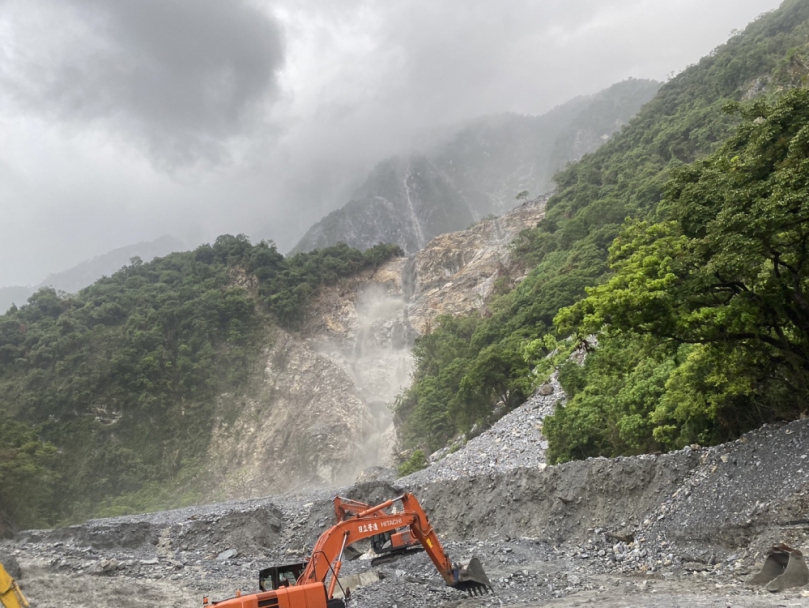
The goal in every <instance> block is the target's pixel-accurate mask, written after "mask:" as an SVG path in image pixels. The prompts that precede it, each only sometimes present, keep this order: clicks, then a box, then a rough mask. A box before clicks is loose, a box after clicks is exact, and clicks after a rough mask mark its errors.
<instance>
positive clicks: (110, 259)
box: [0, 235, 186, 314]
mask: <svg viewBox="0 0 809 608" xmlns="http://www.w3.org/2000/svg"><path fill="white" fill-rule="evenodd" d="M185 248H186V247H185V244H184V243H183V242H182V241H180V240H178V239H176V238H175V237H173V236H169V235H164V236H161V237H159V238H157V239H155V240H153V241H143V242H140V243H135V244H134V245H127V246H125V247H119V248H118V249H113V250H112V251H109V252H107V253H104V254H102V255H97V256H95V257H94V258H92V259H90V260H86V261H84V262H81V263H79V264H76V265H75V266H74V267H73V268H68V269H67V270H64V271H62V272H55V273H51V274H49V275H48V276H47V278H46V279H45V280H44V281H42V282H41V283H39V284H38V285H34V286H16V285H15V286H9V287H0V314H2V313H4V312H5V311H7V310H8V309H9V308H11V306H12V304H15V305H17V306H21V305H22V304H25V302H26V301H27V300H28V298H30V297H31V296H32V295H33V294H34V293H35V292H36V291H37V290H38V289H40V288H42V287H53V288H54V289H56V290H58V291H64V292H67V293H76V292H77V291H79V290H80V289H83V288H84V287H87V286H88V285H92V284H93V283H94V282H95V281H97V280H98V279H100V278H101V277H103V276H105V275H106V276H108V275H111V274H112V273H114V272H116V271H117V270H119V269H120V268H122V267H123V266H126V265H127V264H129V261H130V260H131V259H132V258H134V257H139V258H141V259H142V260H143V261H144V262H149V261H151V260H153V259H154V258H156V257H161V256H164V255H167V254H169V253H172V252H174V251H183V250H184V249H185Z"/></svg>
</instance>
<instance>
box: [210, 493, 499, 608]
mask: <svg viewBox="0 0 809 608" xmlns="http://www.w3.org/2000/svg"><path fill="white" fill-rule="evenodd" d="M396 503H401V506H402V509H401V511H399V512H397V513H392V514H391V513H386V510H387V509H388V508H390V507H392V506H393V505H394V504H396ZM341 504H344V503H341ZM353 506H355V507H358V508H357V510H356V511H358V512H355V514H354V515H353V516H351V517H348V518H347V519H344V520H343V521H338V522H337V523H336V524H335V525H334V526H332V527H331V528H329V529H328V530H326V531H325V532H324V533H323V534H322V535H321V536H320V538H319V539H318V541H317V543H316V544H315V547H314V549H313V550H312V556H311V558H310V559H309V561H308V563H307V564H306V568H305V569H304V571H303V573H302V574H301V575H300V576H299V577H298V579H297V582H296V584H295V585H293V586H289V587H285V588H279V589H275V590H272V591H267V592H265V593H261V594H256V595H251V596H243V597H235V598H232V599H229V600H224V601H222V602H216V605H217V607H218V608H264V607H265V606H266V607H267V608H270V607H276V606H277V607H279V608H332V606H335V607H337V606H343V603H342V600H338V599H334V590H335V585H336V584H337V582H338V576H339V574H340V567H341V565H342V559H343V553H344V552H345V548H346V547H347V546H350V545H351V544H353V543H356V542H358V541H361V540H363V539H366V538H370V537H373V536H374V535H378V534H382V533H385V532H387V531H393V530H397V529H399V528H404V527H408V528H409V529H410V532H411V533H412V534H413V535H414V536H415V537H416V539H418V541H419V543H421V545H422V546H423V547H424V550H425V551H426V552H427V555H429V556H430V559H431V560H432V562H433V564H434V565H435V567H436V569H437V570H438V572H439V574H440V575H441V577H442V578H443V579H444V582H445V583H446V584H447V585H448V586H450V587H453V588H455V589H459V590H463V591H468V592H469V593H470V594H474V595H477V594H481V593H485V592H488V591H491V588H492V585H491V582H489V579H488V577H487V576H486V573H485V572H484V570H483V566H482V565H481V564H480V561H479V560H478V559H477V558H472V559H471V560H469V561H468V562H465V563H456V564H453V563H452V561H451V560H450V558H449V556H448V555H447V553H446V551H444V548H443V547H442V546H441V542H440V541H439V540H438V536H437V535H436V533H435V531H434V530H433V528H432V526H431V525H430V521H429V519H428V518H427V514H426V513H425V512H424V510H423V509H422V507H421V505H420V504H419V502H418V500H416V497H415V496H413V495H412V494H410V493H407V492H406V493H404V494H402V495H401V496H399V497H397V498H394V499H393V500H388V501H386V502H383V503H382V504H379V505H376V506H374V507H368V505H365V504H363V503H355V504H354V505H353ZM363 507H368V508H364V509H362V510H359V509H361V508H363ZM335 514H336V515H338V518H340V519H341V518H342V517H345V515H346V513H345V512H343V513H342V514H341V513H340V511H338V502H337V501H335ZM327 583H328V586H326V584H327ZM206 605H207V604H206Z"/></svg>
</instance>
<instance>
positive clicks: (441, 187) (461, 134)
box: [293, 79, 660, 254]
mask: <svg viewBox="0 0 809 608" xmlns="http://www.w3.org/2000/svg"><path fill="white" fill-rule="evenodd" d="M659 86H660V85H659V83H657V82H653V81H649V80H634V79H632V80H627V81H625V82H622V83H619V84H616V85H613V86H612V87H610V88H608V89H606V90H604V91H601V92H600V93H597V94H596V95H592V96H586V97H578V98H576V99H573V100H571V101H569V102H567V103H565V104H564V105H562V106H559V107H558V108H555V109H553V110H551V111H550V112H548V113H547V114H544V115H542V116H521V115H517V114H499V115H495V116H488V117H484V118H480V119H477V120H474V121H471V122H470V123H468V124H466V125H464V126H463V127H462V128H460V129H458V130H457V131H456V132H455V133H454V134H453V135H452V136H451V137H449V138H448V139H447V140H446V141H444V142H443V143H442V144H440V145H437V146H435V147H434V148H433V149H431V150H429V151H427V152H424V153H420V154H413V155H410V156H405V157H396V158H391V159H388V160H385V161H383V162H381V163H380V164H379V165H377V166H376V167H375V168H374V170H373V171H372V172H371V174H370V175H369V177H368V179H367V180H366V182H365V183H364V184H363V186H362V187H361V188H359V189H358V191H357V192H356V193H355V194H354V196H353V197H352V199H351V201H349V202H348V203H347V204H346V205H345V206H343V207H342V208H340V209H338V210H336V211H333V212H332V213H330V214H329V215H327V216H326V217H325V218H324V219H323V220H321V221H320V222H318V223H317V224H315V225H314V226H312V227H311V228H310V229H309V231H308V232H307V233H306V234H305V235H304V236H303V238H302V239H301V241H300V242H299V243H298V245H297V246H296V247H295V248H294V249H293V252H297V251H311V250H313V249H317V248H322V247H327V246H329V245H333V244H335V243H338V242H345V243H347V244H349V245H351V246H352V247H357V248H359V249H365V248H367V247H370V246H372V245H375V244H376V243H380V242H384V243H396V244H398V245H399V246H400V247H402V249H404V250H405V252H407V253H408V254H412V253H415V252H416V251H418V250H419V249H420V248H421V247H423V246H424V245H425V244H426V243H427V242H428V241H429V240H430V239H431V238H432V237H434V236H436V235H438V234H442V233H444V232H448V231H452V230H461V229H463V228H466V227H467V226H469V224H471V223H472V222H473V221H476V220H479V219H481V218H482V217H485V216H487V215H490V214H502V213H505V212H506V211H508V210H509V209H511V208H512V207H514V206H515V204H516V202H515V200H514V198H515V195H516V194H518V193H519V192H522V191H524V190H527V191H528V192H529V193H532V194H534V195H536V194H539V193H542V192H547V191H549V190H551V189H552V187H553V186H552V177H553V174H554V173H555V172H556V171H557V170H559V169H560V168H562V167H564V166H565V164H566V163H568V162H570V161H574V160H577V159H578V158H581V156H583V155H584V154H586V153H588V152H592V151H593V150H595V149H596V148H598V147H599V146H600V145H601V144H603V143H604V142H605V141H607V140H608V139H609V138H610V137H611V136H612V135H613V134H614V133H615V132H616V131H617V130H619V129H620V128H621V127H622V126H623V125H624V124H626V123H627V122H628V121H629V119H630V118H631V117H632V116H633V115H634V114H635V113H636V112H637V111H638V110H639V109H640V107H641V106H642V105H643V104H644V103H646V102H647V101H648V100H649V99H651V98H652V96H654V94H655V93H656V92H657V89H658V88H659Z"/></svg>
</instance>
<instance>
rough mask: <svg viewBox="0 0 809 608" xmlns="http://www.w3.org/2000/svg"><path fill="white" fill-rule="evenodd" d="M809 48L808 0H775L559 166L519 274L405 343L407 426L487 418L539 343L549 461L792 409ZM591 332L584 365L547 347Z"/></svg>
mask: <svg viewBox="0 0 809 608" xmlns="http://www.w3.org/2000/svg"><path fill="white" fill-rule="evenodd" d="M808 49H809V1H807V0H787V1H785V2H783V3H782V5H781V6H780V8H779V9H778V10H775V11H773V12H771V13H767V14H764V15H762V16H761V17H759V18H758V19H757V20H755V21H754V22H753V23H751V24H750V25H749V26H748V27H747V28H746V29H745V30H744V31H743V32H741V33H738V34H734V35H733V36H732V37H731V38H730V39H729V40H728V41H727V43H725V44H723V45H722V46H720V47H718V48H717V49H715V50H714V51H713V52H712V53H711V54H710V55H708V56H706V57H704V58H703V59H702V60H701V61H700V62H699V63H697V64H696V65H693V66H690V67H689V68H687V69H686V70H684V71H683V72H682V73H681V74H679V75H678V76H676V77H675V78H673V79H672V80H671V81H669V82H667V83H666V84H665V85H663V86H662V87H661V88H660V90H659V92H658V93H657V95H656V96H655V97H654V99H652V100H651V101H650V102H649V103H647V104H646V105H645V106H644V107H643V108H642V109H641V110H640V111H639V112H638V114H637V116H635V117H634V118H633V119H632V120H631V121H630V122H629V124H628V125H626V126H625V127H624V128H623V129H622V130H621V131H620V132H619V133H617V134H616V135H615V136H613V137H612V138H611V139H610V140H609V141H608V142H607V143H606V144H604V145H603V146H601V147H600V148H599V149H598V150H597V151H595V152H594V153H592V154H589V155H587V156H585V157H583V158H582V159H581V160H580V161H579V162H577V163H573V164H571V165H570V166H569V167H567V168H566V169H564V170H563V171H561V172H560V173H559V174H558V176H557V178H556V182H557V188H556V193H555V194H554V196H552V197H551V198H550V200H549V201H548V205H547V213H546V216H545V218H544V219H543V221H542V222H540V223H539V225H538V226H537V227H535V228H533V229H532V230H529V231H526V232H525V233H524V234H523V235H522V236H521V238H520V240H519V241H518V243H517V244H516V246H515V255H516V256H517V258H518V259H519V260H521V261H522V263H523V264H524V265H525V266H526V267H527V268H530V269H531V271H530V273H529V274H528V277H527V278H526V279H525V280H524V281H522V282H521V283H520V284H519V285H518V286H516V287H515V288H514V289H512V290H510V291H508V292H507V293H504V294H503V295H502V296H501V297H500V298H499V299H498V300H496V301H494V302H492V303H491V305H490V306H489V310H490V313H491V314H488V315H470V316H464V317H453V318H451V319H450V318H444V319H443V320H442V321H441V322H439V323H437V324H435V325H434V326H433V328H432V332H431V334H430V335H429V336H427V337H425V338H424V339H423V340H422V341H421V342H420V343H419V344H418V346H417V352H416V357H417V361H418V364H417V365H416V367H415V369H414V372H413V378H414V383H413V385H412V387H411V388H410V389H409V390H408V391H407V392H406V394H405V395H403V397H402V399H401V400H400V403H399V405H398V407H397V417H398V420H400V422H401V425H400V431H402V433H401V436H402V437H404V438H405V440H406V442H408V443H409V445H411V446H412V447H421V448H423V449H427V450H433V449H437V448H439V447H441V446H443V445H444V443H445V442H446V441H448V440H450V439H451V438H452V437H455V436H456V435H457V434H458V433H462V432H467V431H469V430H470V429H471V428H473V427H474V426H475V425H480V424H485V423H486V421H487V420H488V419H489V417H490V416H491V415H492V413H493V412H495V411H497V406H498V404H499V405H506V406H511V405H513V404H514V403H518V402H519V401H520V400H521V399H523V398H525V397H526V396H527V395H528V394H530V391H531V390H533V387H534V383H535V382H536V381H537V380H538V379H541V376H542V373H544V372H548V369H549V366H550V365H551V363H549V360H548V359H546V357H548V356H551V355H552V356H553V357H557V360H556V363H558V364H559V366H560V367H561V371H560V381H561V382H562V385H563V387H564V388H565V390H566V391H567V392H568V395H569V396H570V397H571V399H570V401H569V402H568V405H567V406H565V407H564V408H562V409H559V410H557V413H556V414H555V415H554V416H551V417H550V418H549V419H547V422H546V424H545V427H544V428H545V432H546V434H547V435H548V439H549V441H550V449H551V454H552V456H553V458H555V459H557V460H567V459H570V458H585V457H589V456H596V455H604V456H609V455H617V454H633V453H642V452H645V451H658V450H661V451H662V450H669V449H674V448H677V447H678V446H679V447H682V446H683V445H688V444H692V443H700V444H703V445H704V444H707V443H718V442H720V441H724V440H726V439H729V438H733V437H737V436H739V434H741V433H743V432H745V431H747V430H750V429H751V428H754V427H755V426H757V425H760V424H763V423H765V422H773V421H777V420H785V419H790V418H794V417H795V416H797V415H799V413H800V411H801V410H805V409H806V400H807V399H809V396H807V392H806V389H805V388H804V387H806V386H809V377H807V375H806V370H807V366H806V365H804V364H800V365H798V364H797V363H792V361H797V360H799V359H800V360H802V361H803V360H805V359H806V358H809V353H807V351H806V347H805V346H802V345H800V344H798V345H796V344H792V342H793V341H796V342H801V341H802V342H801V343H802V344H803V345H805V344H807V343H809V339H807V338H806V335H807V333H808V332H809V330H807V327H806V325H804V324H805V323H806V321H805V319H806V317H805V316H804V313H800V314H798V315H797V316H796V315H795V313H794V312H793V311H792V309H791V306H792V305H793V304H792V303H794V302H800V303H801V304H800V305H801V306H803V305H804V304H803V303H804V302H805V301H806V297H805V296H804V295H803V293H802V291H803V290H804V289H805V285H806V284H807V280H809V279H807V277H806V271H805V268H806V262H805V261H804V260H805V258H804V257H803V256H804V254H803V253H802V251H804V250H805V247H803V243H805V237H795V236H794V235H793V234H792V232H793V231H794V230H803V231H804V232H805V230H806V226H807V221H806V219H805V212H804V211H803V208H802V207H800V205H805V200H806V183H809V177H808V176H807V175H806V171H808V170H809V165H807V163H806V160H805V158H806V155H805V154H806V153H805V150H806V146H805V143H803V141H804V140H803V139H802V138H803V137H805V135H806V132H807V129H809V126H805V125H804V122H803V121H804V120H806V114H807V112H806V107H807V103H808V102H807V101H806V96H807V92H806V86H807V84H809V68H808V67H807V66H809V50H808ZM801 108H803V110H801ZM779 121H780V122H779ZM801 128H802V129H803V130H800V129H801ZM797 131H800V136H798V135H796V132H797ZM569 141H570V140H569ZM755 146H760V148H759V149H760V150H761V152H760V153H758V154H757V153H754V152H751V149H753V148H754V147H755ZM767 146H770V147H769V148H768V147H767ZM788 153H789V154H791V155H792V156H787V154H788ZM742 180H747V181H742ZM793 189H794V190H795V191H794V192H793ZM796 203H797V204H798V207H795V205H796ZM733 204H735V205H737V207H736V208H735V212H731V211H730V209H733V208H732V207H731V205H733ZM778 205H781V207H778ZM684 209H690V210H691V212H692V213H690V214H686V216H685V217H684V216H683V215H682V213H683V212H684ZM785 210H788V211H789V212H790V213H791V214H792V218H791V222H786V223H784V220H783V214H784V213H785ZM756 214H758V215H756ZM627 218H629V221H628V222H627ZM779 222H780V223H779ZM720 229H721V230H724V231H725V232H723V233H722V237H721V238H719V237H717V236H712V238H713V239H714V240H713V241H711V242H710V244H709V243H708V242H707V241H706V242H702V241H699V239H708V236H706V235H715V233H716V231H718V230H720ZM765 229H771V230H773V234H771V235H770V236H769V237H768V238H765V239H764V240H762V238H761V236H762V234H761V233H762V231H764V230H765ZM765 236H766V235H765ZM617 237H620V239H619V240H616V238H617ZM733 248H735V249H733ZM802 248H803V249H802ZM684 252H688V253H689V255H691V256H692V257H691V258H690V259H689V260H688V261H687V262H686V261H685V260H684V259H683V256H684ZM717 252H719V253H722V256H719V255H717ZM768 253H769V254H771V255H772V256H774V258H775V259H774V260H769V259H763V256H765V254H768ZM700 255H702V256H703V257H700ZM723 256H724V257H723ZM785 259H789V260H790V261H789V262H787V264H788V265H789V267H790V269H791V270H789V274H784V273H781V269H780V266H781V265H782V264H783V263H784V260H785ZM754 270H757V271H758V272H753V271H754ZM745 272H751V273H752V275H753V276H754V279H752V280H751V279H750V278H749V277H748V276H743V273H745ZM633 273H634V274H633ZM779 273H781V274H780V275H779ZM693 276H699V277H701V280H702V283H701V284H699V285H698V284H695V283H694V281H693V280H692V277H693ZM785 276H789V277H791V279H790V280H791V281H792V283H789V284H785V279H784V278H783V277H785ZM610 277H614V279H613V278H610ZM654 281H658V282H657V283H655V282H654ZM605 282H608V283H609V287H596V286H599V285H601V284H602V283H605ZM764 287H766V292H764V293H762V289H763V288H764ZM588 288H590V289H591V291H590V292H588V291H587V289H588ZM676 289H679V290H680V291H679V292H677V293H674V292H675V290H676ZM688 290H690V291H688ZM737 292H738V293H737ZM588 293H590V294H592V295H591V296H590V297H588V298H587V299H586V300H583V301H582V298H584V297H585V296H586V295H587V294H588ZM686 293H687V294H688V296H689V297H690V298H691V299H690V300H685V301H684V299H685V298H686ZM739 294H741V295H739ZM785 294H789V296H790V297H791V298H792V300H791V302H792V303H790V302H785V301H783V300H781V299H779V298H782V297H784V295H785ZM776 296H777V297H776ZM577 302H578V303H577ZM574 305H575V306H574ZM765 305H766V306H770V305H772V306H773V307H774V308H773V310H770V311H763V310H762V306H765ZM571 306H572V308H571V309H569V310H565V309H566V308H567V307H571ZM745 307H746V308H745ZM740 308H743V309H744V310H743V313H739V309H740ZM560 310H565V312H564V313H563V314H561V315H560ZM618 310H620V311H621V312H622V314H623V316H622V317H619V315H618V314H617V311H618ZM731 322H733V323H735V324H734V325H733V326H732V327H731V326H730V323H731ZM722 323H726V325H724V326H723V325H721V324H722ZM663 325H665V327H663ZM781 325H783V326H784V327H788V328H789V329H787V330H784V329H782V328H781ZM684 328H688V329H690V331H691V333H690V334H688V335H684ZM722 328H724V329H722ZM594 333H598V334H599V337H598V348H597V349H595V350H593V348H592V344H590V343H588V344H587V345H586V349H587V350H588V351H592V352H591V353H590V354H589V355H588V356H587V359H586V362H585V363H584V365H583V366H579V365H578V364H577V363H575V362H570V361H568V360H567V359H566V358H564V356H566V354H568V353H569V347H570V345H575V344H576V343H577V340H571V341H566V340H565V339H566V338H568V337H570V336H571V334H572V337H574V338H579V339H581V338H582V337H586V336H591V335H592V334H594ZM723 341H724V342H723ZM785 343H786V344H787V346H786V347H784V346H783V345H784V344H785ZM785 348H786V350H787V351H788V352H787V354H786V355H785V354H782V352H781V350H784V349H785ZM563 355H564V356H563ZM558 357H562V358H561V359H558ZM785 360H786V362H785ZM793 368H794V369H793ZM550 369H552V367H551V368H550ZM543 370H544V371H543ZM541 372H542V373H541Z"/></svg>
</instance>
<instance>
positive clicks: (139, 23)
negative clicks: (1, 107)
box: [0, 0, 283, 165]
mask: <svg viewBox="0 0 809 608" xmlns="http://www.w3.org/2000/svg"><path fill="white" fill-rule="evenodd" d="M0 11H4V12H8V11H11V12H12V19H14V18H15V17H16V20H15V21H16V23H15V25H16V26H17V27H16V28H15V37H14V38H13V39H12V41H11V44H10V45H8V44H7V45H6V46H5V49H4V50H5V51H6V52H5V55H6V56H5V57H4V58H3V64H2V66H3V79H4V84H5V88H6V89H7V91H8V92H10V93H11V95H12V96H13V97H14V98H15V100H16V101H17V102H18V103H19V105H20V106H22V107H24V108H25V110H26V111H28V112H33V113H36V114H39V115H43V114H44V115H46V116H50V117H51V118H54V119H56V120H58V121H61V122H71V121H78V122H80V123H87V122H91V123H95V122H97V121H104V122H108V123H110V124H109V125H104V126H105V127H107V128H111V129H112V131H113V132H118V133H119V135H120V136H122V137H123V138H124V139H128V140H132V139H134V140H135V141H136V142H138V143H139V144H141V145H144V146H146V148H147V150H148V153H149V155H150V156H151V157H152V159H153V160H155V161H157V162H158V163H161V164H162V163H168V164H171V165H176V164H187V163H190V162H193V161H195V160H197V159H199V158H208V159H211V160H218V159H221V157H222V156H223V155H224V154H225V143H226V142H227V141H228V140H230V139H231V138H234V137H237V136H239V135H242V134H244V133H245V132H246V130H247V129H248V128H249V127H251V126H252V125H253V124H255V119H256V118H257V117H259V116H260V114H261V112H262V111H263V109H264V108H263V107H262V102H265V101H267V100H270V99H272V98H273V97H275V96H276V95H277V93H278V82H277V73H278V71H279V70H280V68H281V67H282V64H283V48H282V40H281V33H280V29H279V27H278V25H277V24H276V23H275V21H274V20H272V19H271V18H270V17H269V16H268V15H267V14H266V13H263V12H261V11H260V10H258V9H257V8H256V7H254V6H252V5H251V4H249V3H248V2H247V1H245V0H227V1H222V0H59V1H58V2H57V1H55V0H53V1H36V2H31V1H30V0H28V1H26V2H21V1H16V2H15V1H10V2H7V3H3V4H0ZM40 18H41V19H40ZM37 22H39V23H40V24H41V23H44V24H46V25H47V24H50V25H51V26H56V28H55V29H54V28H53V27H51V28H49V27H45V28H42V27H40V28H37V27H35V26H31V27H27V26H28V25H31V24H33V23H37Z"/></svg>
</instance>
